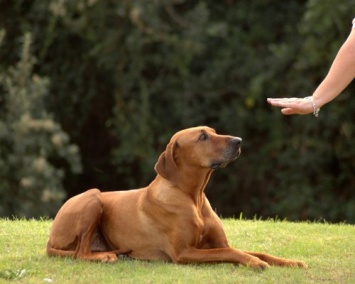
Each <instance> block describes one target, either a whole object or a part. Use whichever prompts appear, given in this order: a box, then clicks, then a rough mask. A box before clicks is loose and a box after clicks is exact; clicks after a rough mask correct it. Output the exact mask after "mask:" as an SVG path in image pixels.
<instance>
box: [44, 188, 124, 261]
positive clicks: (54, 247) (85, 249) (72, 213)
mask: <svg viewBox="0 0 355 284" xmlns="http://www.w3.org/2000/svg"><path fill="white" fill-rule="evenodd" d="M102 212H103V203H102V199H101V192H100V191H99V190H98V189H91V190H88V191H86V192H84V193H82V194H80V195H77V196H75V197H73V198H71V199H69V200H68V201H67V202H66V203H65V204H64V205H63V206H62V208H61V209H60V210H59V212H58V214H57V216H56V217H55V219H54V221H53V224H52V228H51V232H50V236H49V240H48V244H47V253H48V254H49V255H52V256H63V257H73V258H78V259H83V260H97V261H102V262H115V261H116V260H117V255H116V254H119V253H125V252H127V251H114V252H109V251H100V252H92V250H91V243H92V240H93V236H94V234H95V233H96V231H97V229H98V225H99V222H100V219H101V216H102Z"/></svg>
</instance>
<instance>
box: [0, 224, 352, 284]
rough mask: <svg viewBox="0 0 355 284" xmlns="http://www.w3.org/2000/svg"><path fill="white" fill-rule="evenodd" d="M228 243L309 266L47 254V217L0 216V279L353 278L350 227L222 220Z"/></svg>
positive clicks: (225, 280)
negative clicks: (92, 258)
mask: <svg viewBox="0 0 355 284" xmlns="http://www.w3.org/2000/svg"><path fill="white" fill-rule="evenodd" d="M223 222H224V225H225V229H226V232H227V235H228V238H229V241H230V244H231V245H232V246H234V247H236V248H240V249H245V250H250V251H261V252H268V253H270V254H274V255H277V256H283V257H287V258H295V259H299V260H303V261H305V262H306V263H307V264H308V266H309V269H298V268H280V267H271V268H269V269H267V270H265V271H261V272H260V271H255V270H253V269H248V268H246V267H242V266H235V265H232V264H227V263H225V264H203V265H176V264H172V263H163V262H147V261H135V260H129V259H122V260H120V261H119V262H118V263H115V264H102V263H92V262H85V261H76V260H71V259H62V258H49V257H47V255H46V253H45V246H46V242H47V237H48V232H49V228H50V224H51V222H50V221H35V220H30V221H26V220H16V221H9V220H5V219H0V283H8V282H14V281H15V282H19V283H189V284H192V283H199V284H200V283H218V284H220V283H355V226H353V225H344V224H341V225H334V224H323V223H322V224H321V223H290V222H286V221H245V220H235V219H224V220H223Z"/></svg>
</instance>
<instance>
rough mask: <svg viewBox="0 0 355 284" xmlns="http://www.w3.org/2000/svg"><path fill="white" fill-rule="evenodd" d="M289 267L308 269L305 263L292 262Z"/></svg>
mask: <svg viewBox="0 0 355 284" xmlns="http://www.w3.org/2000/svg"><path fill="white" fill-rule="evenodd" d="M287 266H289V267H299V268H308V265H307V264H306V263H305V262H303V261H298V260H290V261H289V262H288V264H287Z"/></svg>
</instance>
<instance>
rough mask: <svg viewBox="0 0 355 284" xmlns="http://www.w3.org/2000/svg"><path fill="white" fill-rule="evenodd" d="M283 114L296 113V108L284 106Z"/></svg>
mask: <svg viewBox="0 0 355 284" xmlns="http://www.w3.org/2000/svg"><path fill="white" fill-rule="evenodd" d="M281 112H282V114H284V115H291V114H295V112H294V110H293V109H292V108H283V109H282V110H281Z"/></svg>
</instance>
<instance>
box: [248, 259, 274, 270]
mask: <svg viewBox="0 0 355 284" xmlns="http://www.w3.org/2000/svg"><path fill="white" fill-rule="evenodd" d="M247 267H251V268H254V269H260V270H262V269H266V268H268V267H270V265H269V264H268V263H267V262H265V261H262V260H260V259H259V258H253V259H252V260H250V261H249V262H248V264H247Z"/></svg>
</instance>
